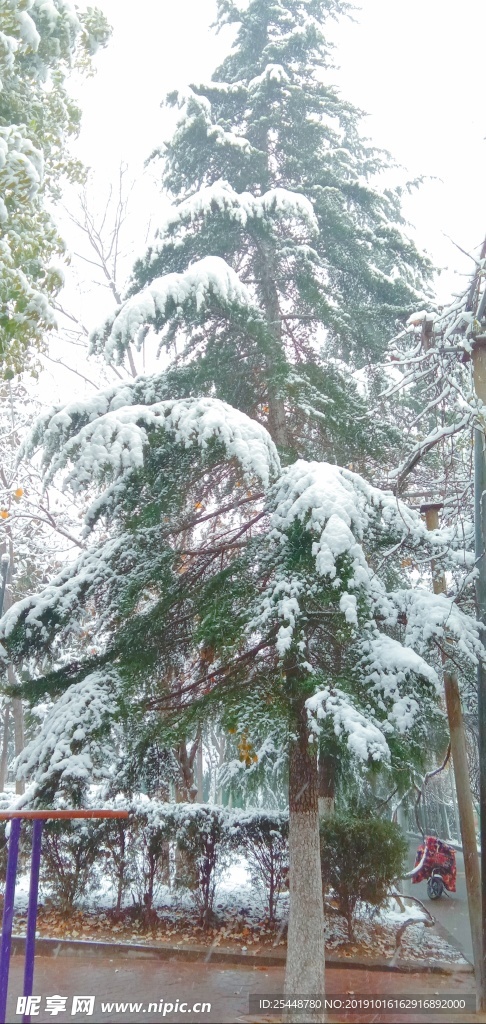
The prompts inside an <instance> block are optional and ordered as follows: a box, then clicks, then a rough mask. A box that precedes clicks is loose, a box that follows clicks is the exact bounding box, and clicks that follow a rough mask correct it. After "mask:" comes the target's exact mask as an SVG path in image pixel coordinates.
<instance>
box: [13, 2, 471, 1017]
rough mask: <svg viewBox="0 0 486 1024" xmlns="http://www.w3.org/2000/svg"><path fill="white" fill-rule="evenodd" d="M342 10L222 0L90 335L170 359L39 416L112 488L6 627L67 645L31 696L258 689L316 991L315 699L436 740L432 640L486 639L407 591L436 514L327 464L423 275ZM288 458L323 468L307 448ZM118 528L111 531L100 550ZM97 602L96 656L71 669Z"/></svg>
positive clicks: (362, 426) (346, 721)
mask: <svg viewBox="0 0 486 1024" xmlns="http://www.w3.org/2000/svg"><path fill="white" fill-rule="evenodd" d="M341 9H342V5H341V4H339V3H337V2H334V0H329V2H324V0H307V2H302V0H281V2H279V3H275V2H273V3H270V2H268V0H250V2H249V3H245V4H243V3H242V4H236V3H229V2H224V3H220V5H219V22H220V25H222V24H224V22H225V21H233V22H238V24H239V29H238V33H237V37H236V43H235V45H234V47H233V51H232V54H231V55H230V57H229V58H228V60H227V61H226V62H225V63H224V64H223V65H222V67H221V68H220V69H219V70H218V71H217V72H216V74H215V76H214V77H213V81H212V82H211V83H210V84H209V85H208V86H205V87H202V86H200V87H193V88H192V89H191V90H190V91H189V93H188V96H187V98H186V99H185V100H183V101H182V98H181V97H179V98H177V97H174V98H173V100H174V102H179V101H181V102H183V105H184V115H183V117H182V120H181V122H180V124H179V127H178V129H177V131H176V134H175V137H174V139H173V141H172V143H171V144H170V145H169V146H168V148H167V153H166V156H167V164H166V169H165V171H164V185H165V187H166V188H167V189H169V190H170V191H171V193H172V195H173V197H174V200H175V206H174V212H173V215H172V216H171V217H170V218H169V219H168V221H167V223H166V224H165V225H163V226H162V228H161V229H160V232H159V240H158V243H157V246H156V247H154V248H153V249H152V251H151V252H150V253H149V254H148V255H147V256H146V258H145V259H144V260H142V261H141V262H140V264H139V265H138V267H137V269H136V273H135V278H134V284H133V288H132V294H131V296H130V297H129V298H128V299H127V301H126V302H125V303H124V304H122V306H121V308H120V309H119V310H118V311H117V312H116V314H115V315H114V316H113V317H112V318H110V320H109V321H108V322H107V324H105V327H104V328H103V330H102V331H100V332H98V333H97V335H96V336H95V338H94V339H93V345H94V347H95V348H96V349H97V350H99V351H100V350H103V351H104V352H105V354H106V355H107V357H108V358H113V357H116V358H120V359H122V358H123V355H124V351H125V349H126V346H127V345H128V344H129V343H130V342H132V341H135V342H138V343H141V342H142V340H144V339H145V338H146V336H147V331H148V330H150V329H154V330H155V332H156V333H157V334H158V336H159V341H160V345H161V347H162V348H164V349H167V351H168V352H169V353H170V354H171V355H172V354H173V353H175V355H173V359H172V365H171V367H170V369H168V370H167V372H166V373H165V374H161V375H159V376H158V377H154V378H151V379H145V380H144V379H141V380H139V381H138V382H135V383H134V384H133V385H132V384H130V385H129V384H127V385H124V386H123V387H122V388H118V389H114V390H112V391H111V392H104V393H102V394H100V395H99V396H97V398H96V399H95V400H94V401H93V402H92V403H87V404H86V405H83V404H79V403H78V404H76V406H73V407H72V408H70V409H65V410H62V411H61V410H59V411H58V412H56V413H55V414H54V415H53V416H48V417H47V418H46V419H45V420H44V422H43V423H42V424H41V426H40V428H39V430H38V434H37V438H38V440H41V441H42V443H43V444H44V446H45V452H46V462H47V464H48V465H49V467H50V469H49V472H52V473H55V472H56V471H57V470H59V469H61V468H62V466H63V465H66V464H67V463H68V462H69V461H71V460H73V463H74V468H73V471H72V477H71V482H72V483H73V484H74V485H75V486H78V487H79V486H81V487H83V486H85V485H86V483H88V482H89V483H90V484H91V483H92V482H94V481H95V480H98V481H99V483H100V485H101V488H102V489H101V493H100V497H99V499H98V500H97V501H96V502H95V504H94V505H93V508H92V510H91V512H90V513H89V515H88V520H87V525H88V529H89V530H92V531H93V534H92V537H93V544H92V546H91V547H90V548H89V549H88V551H87V553H86V554H84V555H82V556H81V558H80V560H79V561H78V562H77V563H76V564H75V565H74V566H72V567H70V568H69V569H67V570H66V572H65V573H64V574H63V576H62V577H61V578H60V579H58V580H57V581H56V582H55V583H54V584H53V585H52V588H50V589H49V590H48V591H46V592H44V593H43V595H42V597H41V598H40V600H39V601H38V600H36V599H33V601H32V602H24V603H23V604H21V605H19V606H18V607H17V609H16V611H12V612H10V613H9V617H8V620H7V621H6V623H5V628H4V631H5V635H6V640H5V642H6V643H7V644H8V647H9V649H10V651H11V652H12V655H13V656H14V657H20V656H21V655H22V654H25V653H26V652H27V651H30V652H31V653H33V652H34V651H35V650H37V651H39V652H40V651H42V652H47V651H50V652H51V657H52V658H53V665H54V672H53V673H52V675H51V676H50V678H49V679H45V680H43V681H42V682H40V681H39V682H38V683H37V692H38V693H40V691H42V690H43V687H44V688H45V687H49V688H50V689H51V692H52V691H53V690H55V688H56V687H57V688H58V689H65V688H66V686H70V687H73V690H72V693H73V699H77V695H78V694H79V690H80V688H81V690H83V692H86V693H87V694H88V696H89V690H90V687H92V688H93V687H94V690H96V694H97V695H98V696H96V706H98V704H100V703H101V704H102V700H101V698H100V696H99V689H100V687H101V689H102V688H103V673H108V675H107V685H108V688H109V690H110V699H115V700H116V702H117V705H118V708H119V710H118V714H119V716H120V717H123V715H124V714H125V715H127V709H128V708H130V705H132V706H133V705H135V706H138V707H139V708H142V709H143V708H145V709H147V708H149V709H150V710H154V709H158V710H160V711H164V714H165V715H166V716H167V715H169V714H170V713H172V720H173V721H174V726H173V727H174V729H176V728H181V725H180V723H181V722H184V727H185V728H186V729H187V722H188V721H189V722H190V721H191V720H192V721H193V722H195V721H197V720H199V719H201V718H202V717H204V716H205V715H206V714H209V715H211V714H214V713H215V711H217V712H218V714H221V709H222V708H223V713H224V707H225V706H230V708H231V714H232V715H233V721H234V718H235V713H236V720H237V721H238V708H237V705H238V699H239V700H240V708H241V707H242V705H243V704H245V705H247V703H248V700H247V694H249V700H250V701H252V702H253V703H254V706H255V708H257V707H258V703H259V701H260V706H261V707H262V706H263V705H265V706H266V708H267V711H268V708H269V707H273V708H274V709H275V714H276V715H277V714H281V716H282V719H285V721H286V726H287V728H288V729H289V736H290V773H289V774H290V819H291V828H290V846H291V914H290V924H289V947H288V948H289V956H288V975H287V986H288V991H289V992H294V993H298V992H300V993H307V994H309V993H319V992H321V991H322V983H323V962H324V961H323V948H322V942H323V917H322V902H321V896H320V866H319V857H318V819H317V759H316V754H315V751H316V747H317V743H316V742H314V743H311V742H309V715H310V716H311V721H313V722H314V723H315V729H316V730H317V732H319V731H320V730H321V728H322V726H323V725H324V728H326V727H327V726H326V723H328V722H332V729H333V731H334V732H335V733H336V732H337V733H338V734H339V735H340V736H341V737H344V742H345V744H346V745H348V746H350V747H351V750H353V751H354V752H355V754H356V755H359V756H362V757H363V758H364V759H365V761H366V760H368V759H371V761H373V760H379V759H380V757H381V758H384V759H385V760H386V759H387V758H388V757H390V759H393V756H398V753H399V750H400V748H401V745H402V744H403V743H404V741H405V738H406V736H407V734H408V733H409V732H410V737H411V738H410V742H411V743H415V744H417V743H418V742H419V739H418V736H417V733H414V732H413V729H412V720H413V719H414V716H415V712H416V711H417V709H418V707H421V710H422V711H424V718H423V720H422V724H423V721H425V710H427V709H429V710H430V713H432V711H433V706H434V686H435V677H434V673H433V670H432V669H431V667H430V665H429V664H428V663H426V662H425V661H424V660H423V658H422V656H423V654H424V653H425V652H426V650H427V648H428V644H429V643H434V642H435V641H436V640H437V638H438V636H439V634H440V632H441V630H442V629H443V623H444V621H445V617H449V619H448V621H449V620H450V622H451V623H452V624H451V625H450V629H451V636H452V635H453V634H454V625H453V619H454V616H456V615H457V616H459V619H458V620H457V622H456V632H457V635H461V636H462V638H463V639H462V643H463V650H464V654H465V656H470V657H474V651H475V650H477V649H478V647H477V637H476V634H475V632H474V627H470V626H469V625H468V620H466V619H464V620H463V619H462V618H461V617H460V613H459V612H457V611H456V609H455V606H454V605H452V604H451V602H450V601H448V600H447V598H445V597H441V598H434V597H433V596H432V597H431V595H429V594H427V595H425V594H424V593H423V592H421V591H420V592H414V591H413V590H411V589H409V588H408V586H407V578H406V574H405V572H404V570H403V566H401V564H400V561H399V562H398V563H397V558H398V559H400V557H401V558H402V560H403V551H404V548H406V547H407V545H409V544H410V545H411V546H412V548H414V547H415V545H416V544H417V543H419V542H420V543H422V542H423V543H424V544H426V545H429V544H430V543H431V540H430V538H429V537H425V536H424V529H423V525H422V524H421V522H420V520H419V518H418V517H416V516H415V517H414V516H410V515H409V514H408V513H407V511H406V510H405V509H404V507H403V506H398V505H397V504H396V502H395V501H394V499H392V500H390V499H389V498H387V497H386V496H383V495H380V494H379V492H377V491H374V490H373V489H372V488H370V487H369V485H368V484H365V482H364V481H363V480H362V478H360V477H359V476H357V475H356V474H353V473H351V472H350V471H346V470H337V469H336V468H333V467H332V466H331V465H329V462H331V463H336V462H342V461H345V462H348V461H349V459H350V458H353V459H355V460H358V459H359V458H360V457H361V459H362V463H363V464H364V465H366V456H375V457H376V455H377V454H378V452H379V450H380V445H381V444H382V443H383V441H384V440H385V435H384V432H383V430H382V429H381V428H380V425H379V424H377V423H376V418H373V417H367V415H366V405H365V402H364V400H363V399H362V398H360V395H359V393H358V390H357V388H356V383H355V380H354V378H353V373H354V371H355V370H356V369H357V368H359V367H360V366H362V365H367V363H368V362H372V361H373V359H374V358H376V356H377V355H379V353H380V351H381V347H382V341H383V342H384V341H385V340H386V337H387V336H388V335H389V330H390V325H391V323H392V321H394V319H395V318H396V317H397V316H398V315H402V314H403V313H404V312H408V311H409V309H410V307H411V306H412V305H415V304H416V301H417V297H418V291H419V290H420V288H421V286H422V283H423V281H424V280H425V279H426V278H427V274H428V265H427V263H426V262H425V261H424V260H422V258H421V257H420V256H419V254H418V253H417V251H416V250H415V248H414V246H413V245H412V244H411V243H410V242H408V241H407V240H406V239H405V238H404V237H403V236H402V234H401V233H400V228H399V224H400V214H399V205H398V198H397V196H395V195H392V194H390V193H387V194H380V193H379V192H378V191H377V190H376V189H375V188H374V187H373V185H372V181H373V178H374V175H375V174H376V173H377V172H378V170H379V169H380V167H382V166H383V160H382V157H381V156H380V155H379V154H376V153H375V152H373V151H370V150H368V149H367V148H366V147H365V146H364V144H363V143H362V142H361V141H360V137H359V133H358V113H357V112H356V111H355V110H354V109H353V108H352V107H350V106H349V105H347V104H345V103H343V101H342V100H341V99H340V98H339V96H338V95H337V94H336V93H335V92H334V91H333V90H332V89H330V88H329V87H328V86H326V85H325V84H324V82H323V79H322V77H321V75H322V74H323V72H324V71H325V68H326V65H327V63H328V47H327V45H326V43H325V41H324V38H323V36H322V23H323V21H324V20H325V18H326V17H327V16H328V15H332V14H337V13H339V11H340V10H341ZM199 396H207V397H205V398H200V397H199ZM214 396H217V397H214ZM221 399H224V403H222V402H221ZM225 403H231V405H228V404H225ZM238 410H240V411H238ZM245 414H247V415H245ZM249 417H251V418H249ZM265 426H267V427H268V430H269V432H270V435H271V438H270V436H269V434H268V433H267V431H266V430H265ZM389 437H390V434H388V438H389ZM275 445H277V448H278V450H279V451H280V454H281V456H282V461H283V463H284V464H285V463H288V464H289V465H288V468H287V469H283V470H282V468H281V463H280V460H279V457H278V455H277V450H276V448H275ZM295 455H297V456H307V457H309V456H310V457H316V456H317V457H318V458H322V457H324V456H327V458H328V460H329V461H328V463H323V464H319V463H313V462H308V463H307V462H303V461H302V460H297V461H296V462H295V463H293V464H290V463H291V459H292V457H293V456H295ZM196 456H197V457H196ZM99 521H101V522H103V524H104V528H105V529H107V530H108V533H109V539H108V540H105V541H104V542H103V543H98V544H96V540H97V523H98V522H99ZM437 543H438V544H439V548H440V543H439V540H437ZM380 549H382V550H381V556H382V557H380ZM428 551H429V552H430V548H428ZM435 556H436V557H437V556H438V551H437V550H436V551H435ZM405 560H406V559H405ZM392 563H393V565H392ZM88 602H91V603H94V604H95V606H96V608H97V616H98V636H99V646H98V649H97V650H96V651H95V653H94V654H92V655H90V656H88V657H86V658H83V659H81V660H70V661H68V663H67V664H66V663H64V664H61V662H62V658H63V647H62V643H63V641H64V640H65V637H66V635H67V636H69V635H70V634H71V631H72V629H73V628H76V626H75V623H76V622H77V618H78V616H79V609H80V608H85V607H86V605H87V603H88ZM424 629H425V632H424ZM7 635H8V639H7ZM401 640H404V646H403V645H402V643H401ZM58 645H60V646H58ZM412 648H417V652H416V653H414V651H413V650H412ZM417 658H418V660H417ZM113 670H114V671H115V673H116V675H117V678H118V695H117V694H116V692H115V691H116V689H117V687H116V685H115V683H114V676H113ZM401 687H403V691H402V690H401ZM86 688H87V690H86ZM147 689H148V690H149V693H148V694H147ZM150 691H151V692H150ZM114 693H115V696H114V697H113V694H114ZM105 706H107V705H105ZM111 707H112V705H111V704H110V708H111ZM235 708H236V712H235ZM97 721H98V720H97ZM104 723H105V727H106V728H108V726H110V727H111V726H112V723H113V712H112V711H109V712H107V713H106V715H105V719H104ZM98 724H100V723H99V722H98ZM101 724H103V723H101ZM228 724H230V723H229V722H228ZM71 725H72V722H71ZM71 725H70V726H69V728H68V734H69V735H68V739H69V743H68V744H67V746H65V747H63V748H62V756H59V751H60V750H61V747H60V746H59V745H58V746H57V747H56V749H55V750H54V751H52V752H51V753H52V757H51V756H47V755H48V753H49V751H48V749H47V746H46V745H44V748H43V752H38V754H37V755H36V758H37V763H38V764H39V776H38V781H39V782H40V783H43V782H45V781H46V779H49V777H50V775H51V774H52V773H54V774H56V773H57V784H62V775H63V771H64V768H65V767H66V766H68V767H69V764H70V759H69V753H68V751H69V749H72V747H71V746H70V744H71V741H74V742H75V743H78V744H79V743H81V744H82V743H83V738H82V737H81V736H80V735H78V736H77V737H76V736H75V735H74V734H73V732H72V728H71ZM418 728H420V723H419V724H418ZM69 730H71V731H69ZM311 735H312V730H311ZM422 743H423V737H422ZM394 747H395V754H394V752H393V748H394ZM402 749H403V747H402ZM73 753H74V751H73ZM36 758H33V759H32V761H31V762H29V763H30V764H31V766H32V765H33V764H34V763H35V762H36ZM299 1019H302V1018H299ZM314 1019H315V1018H314Z"/></svg>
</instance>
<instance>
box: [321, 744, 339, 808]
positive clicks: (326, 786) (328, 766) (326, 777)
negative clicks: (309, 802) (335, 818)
mask: <svg viewBox="0 0 486 1024" xmlns="http://www.w3.org/2000/svg"><path fill="white" fill-rule="evenodd" d="M335 792H336V761H335V759H334V757H330V756H329V755H326V754H319V817H320V818H327V817H329V816H330V815H331V814H334V798H335Z"/></svg>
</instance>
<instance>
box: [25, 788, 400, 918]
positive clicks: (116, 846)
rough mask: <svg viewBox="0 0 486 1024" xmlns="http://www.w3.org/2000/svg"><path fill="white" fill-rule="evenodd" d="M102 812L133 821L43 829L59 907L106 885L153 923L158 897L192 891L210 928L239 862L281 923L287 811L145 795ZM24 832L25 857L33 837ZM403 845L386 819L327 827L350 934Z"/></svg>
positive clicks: (326, 870)
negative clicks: (361, 906)
mask: <svg viewBox="0 0 486 1024" xmlns="http://www.w3.org/2000/svg"><path fill="white" fill-rule="evenodd" d="M96 802H97V803H98V804H99V801H96ZM104 805H105V806H106V807H110V808H112V809H120V810H121V809H127V810H128V811H129V817H128V819H121V820H115V819H105V820H103V821H100V820H96V819H94V820H93V819H87V820H83V821H77V822H64V821H56V822H49V823H48V824H47V825H46V827H45V831H44V839H43V858H42V863H41V880H42V885H43V889H44V892H47V893H49V894H50V895H51V898H53V900H54V902H55V903H57V904H59V905H62V906H63V907H64V908H68V907H69V906H72V905H73V904H74V903H76V902H78V901H79V900H80V899H81V898H86V897H87V896H88V897H89V896H93V895H95V893H96V891H97V888H98V886H99V883H100V881H101V878H102V877H103V878H104V879H105V880H106V879H109V880H110V881H111V883H112V888H113V903H114V908H115V909H116V910H118V911H120V910H121V909H122V907H123V904H124V903H125V904H129V905H130V906H135V907H137V908H138V909H139V911H140V913H141V915H142V916H143V917H144V918H145V919H146V923H147V924H148V923H150V922H151V921H152V919H153V917H154V916H155V910H154V908H155V905H156V903H157V895H158V893H157V890H158V889H159V887H160V886H161V885H169V886H170V887H171V888H173V889H175V890H178V889H179V890H185V891H186V892H187V893H189V895H190V897H191V899H192V900H193V902H194V905H195V907H196V908H197V911H198V916H199V920H200V923H201V924H202V925H203V926H204V927H208V926H209V925H210V923H211V922H212V919H213V904H214V896H215V890H216V887H217V883H218V880H219V878H220V876H221V873H222V871H223V870H224V868H225V867H226V866H227V865H228V863H229V860H230V857H232V858H233V859H234V858H235V857H238V856H241V857H242V858H244V859H245V860H246V861H247V863H248V866H249V869H250V876H251V880H252V884H253V885H254V886H255V888H257V889H259V890H260V892H262V891H263V893H264V895H265V901H266V906H267V907H268V917H269V920H270V921H275V917H276V909H277V905H278V900H279V898H280V896H281V894H282V892H283V891H284V890H285V889H286V888H287V880H288V814H287V812H286V811H267V810H262V809H258V810H248V811H244V810H237V809H236V810H234V809H229V808H226V807H221V806H219V805H216V804H192V803H180V804H176V803H164V802H162V801H158V800H152V799H149V798H148V797H145V796H139V797H138V798H137V799H136V800H134V801H132V802H131V803H129V802H127V801H126V800H122V799H121V798H120V797H119V798H117V799H116V800H114V801H110V802H108V803H106V801H105V802H104ZM23 832H24V833H25V850H26V852H27V847H28V845H29V843H28V836H27V832H28V829H23ZM23 845H24V844H23ZM405 847H406V844H405V842H404V838H403V834H402V832H401V830H400V829H399V828H398V826H396V825H393V824H392V823H391V822H389V821H385V820H383V819H379V818H376V819H375V818H366V819H356V818H352V819H351V818H350V817H349V816H346V817H345V818H342V817H340V816H338V815H337V816H335V817H333V818H330V819H327V818H326V819H324V820H323V822H322V823H321V859H322V877H323V886H324V889H325V891H327V892H329V890H330V889H331V890H332V892H333V895H334V896H335V897H337V900H338V910H339V912H340V913H342V914H343V915H344V916H345V917H346V919H347V921H348V927H349V928H350V934H352V919H353V915H354V911H355V908H356V905H357V903H358V902H365V903H369V904H371V905H375V906H377V905H378V904H380V903H381V902H382V901H383V899H384V898H386V894H387V890H388V888H389V885H390V882H391V881H392V880H393V879H394V878H395V877H397V876H398V875H400V873H401V867H402V859H403V854H404V850H405Z"/></svg>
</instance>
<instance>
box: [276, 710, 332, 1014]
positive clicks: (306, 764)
mask: <svg viewBox="0 0 486 1024" xmlns="http://www.w3.org/2000/svg"><path fill="white" fill-rule="evenodd" d="M296 718H297V721H296V723H295V725H294V724H293V726H292V727H293V728H294V729H295V728H297V738H296V739H293V740H292V741H291V746H290V759H289V855H290V870H289V882H290V909H289V928H288V938H287V968H286V974H285V996H286V998H288V999H294V998H297V999H298V997H299V996H301V997H306V998H313V997H314V998H315V997H316V996H317V997H320V998H323V997H324V909H323V900H322V879H321V860H320V850H319V806H318V773H317V749H316V751H315V752H314V750H313V749H312V746H311V745H310V744H309V740H308V724H307V716H306V711H305V705H304V699H303V698H302V700H301V702H300V705H299V706H298V708H297V716H296ZM286 1019H287V1020H289V1021H301V1022H309V1024H310V1022H314V1024H316V1022H321V1021H323V1020H324V1014H323V1013H322V1014H319V1013H311V1012H306V1011H295V1012H293V1011H290V1012H289V1014H288V1016H286Z"/></svg>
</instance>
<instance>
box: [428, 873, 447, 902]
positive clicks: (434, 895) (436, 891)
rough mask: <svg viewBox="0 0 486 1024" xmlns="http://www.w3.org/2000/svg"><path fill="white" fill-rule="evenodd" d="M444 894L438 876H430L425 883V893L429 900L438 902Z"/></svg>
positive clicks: (440, 879)
mask: <svg viewBox="0 0 486 1024" xmlns="http://www.w3.org/2000/svg"><path fill="white" fill-rule="evenodd" d="M443 892H444V883H443V881H442V878H440V877H439V876H438V875H432V878H429V880H428V882H427V893H428V896H429V900H440V898H441V896H442V893H443Z"/></svg>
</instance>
